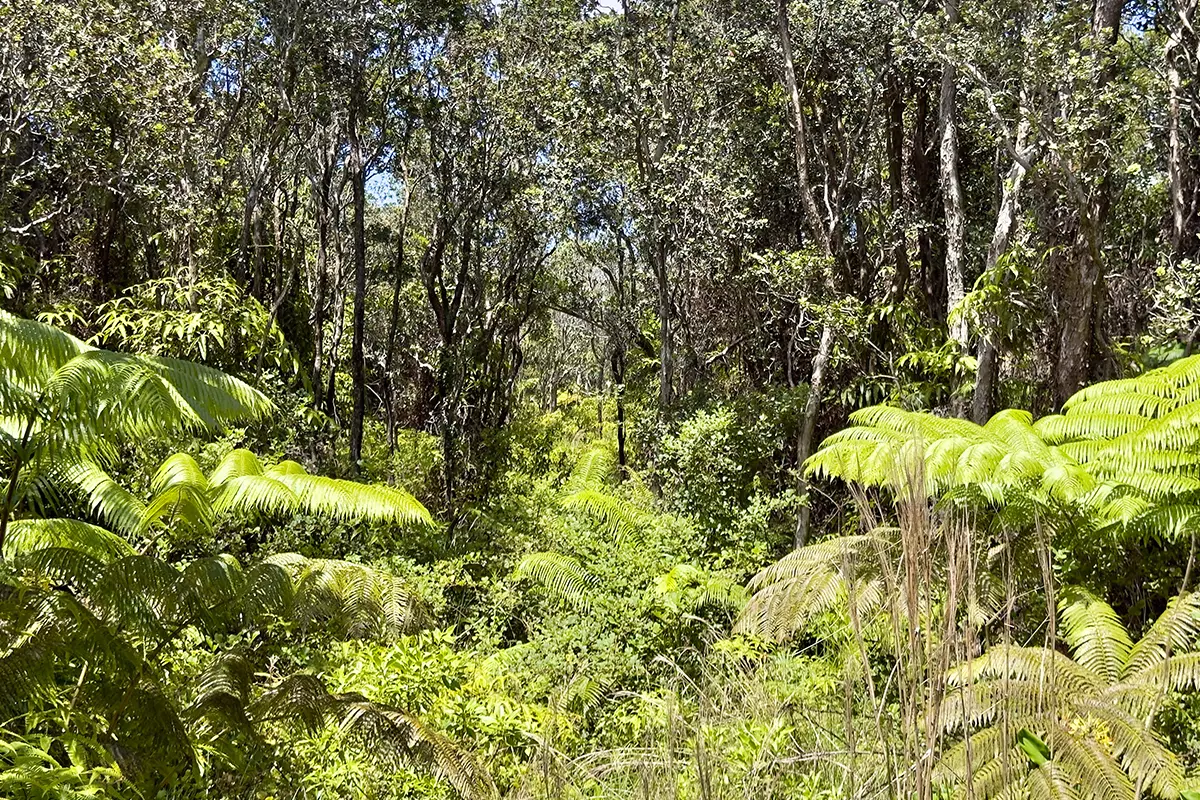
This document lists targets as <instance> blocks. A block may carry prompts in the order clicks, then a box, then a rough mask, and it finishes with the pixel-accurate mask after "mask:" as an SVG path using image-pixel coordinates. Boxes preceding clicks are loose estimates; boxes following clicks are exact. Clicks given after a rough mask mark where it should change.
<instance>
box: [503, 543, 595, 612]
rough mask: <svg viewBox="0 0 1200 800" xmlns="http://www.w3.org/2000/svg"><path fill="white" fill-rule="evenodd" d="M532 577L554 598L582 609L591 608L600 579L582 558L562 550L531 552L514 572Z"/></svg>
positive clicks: (522, 576)
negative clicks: (576, 557)
mask: <svg viewBox="0 0 1200 800" xmlns="http://www.w3.org/2000/svg"><path fill="white" fill-rule="evenodd" d="M513 575H514V577H516V578H518V579H522V578H524V579H528V580H532V581H534V582H536V583H538V584H540V585H541V586H543V587H544V588H545V589H546V591H547V592H548V593H549V594H550V595H551V596H553V597H555V598H558V599H559V600H562V601H564V602H566V603H569V604H570V605H574V606H578V607H580V608H585V609H586V608H590V607H591V604H592V599H593V593H594V591H595V588H596V586H597V584H598V583H599V581H598V580H597V578H596V577H595V576H594V575H592V574H591V573H590V572H588V571H587V570H586V569H584V567H583V565H582V564H580V563H579V560H578V559H575V558H572V557H571V556H567V555H563V554H561V553H529V554H528V555H526V556H525V557H524V558H522V559H521V563H519V564H518V565H517V568H516V570H514V572H513Z"/></svg>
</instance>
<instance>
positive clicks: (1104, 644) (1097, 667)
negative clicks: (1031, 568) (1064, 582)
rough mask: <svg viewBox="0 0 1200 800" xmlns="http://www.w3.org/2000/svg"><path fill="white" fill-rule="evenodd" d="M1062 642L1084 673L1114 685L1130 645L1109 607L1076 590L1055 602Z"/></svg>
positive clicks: (1114, 613)
mask: <svg viewBox="0 0 1200 800" xmlns="http://www.w3.org/2000/svg"><path fill="white" fill-rule="evenodd" d="M1059 613H1060V615H1061V617H1062V631H1063V638H1064V639H1065V640H1066V642H1067V644H1068V645H1069V646H1070V647H1071V650H1072V652H1074V654H1075V660H1076V661H1077V662H1078V663H1079V664H1080V665H1081V666H1083V667H1084V668H1085V669H1088V670H1090V671H1091V672H1094V673H1096V674H1097V675H1100V676H1101V677H1102V678H1104V680H1105V681H1106V682H1108V683H1115V682H1116V681H1117V680H1118V679H1119V678H1120V677H1121V674H1122V672H1124V670H1125V665H1126V664H1127V663H1128V661H1129V654H1130V650H1131V649H1132V648H1133V641H1132V640H1131V639H1130V638H1129V633H1128V632H1127V631H1126V630H1125V626H1124V625H1122V624H1121V620H1120V618H1119V617H1118V616H1117V612H1115V611H1113V609H1112V606H1110V605H1109V604H1108V603H1106V602H1104V601H1103V600H1101V599H1100V598H1099V597H1097V596H1096V595H1094V594H1092V593H1091V592H1089V591H1088V590H1086V589H1083V588H1081V587H1078V586H1072V587H1067V588H1065V589H1064V590H1063V592H1062V594H1061V596H1060V601H1059Z"/></svg>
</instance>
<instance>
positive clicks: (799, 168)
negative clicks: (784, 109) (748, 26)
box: [775, 0, 833, 256]
mask: <svg viewBox="0 0 1200 800" xmlns="http://www.w3.org/2000/svg"><path fill="white" fill-rule="evenodd" d="M775 20H776V24H777V26H778V32H779V44H780V46H781V48H782V50H783V79H784V83H785V85H786V89H787V93H788V104H789V106H790V107H791V111H792V124H793V126H794V127H793V131H792V133H793V137H792V139H793V145H794V146H793V150H794V152H795V157H796V180H797V182H798V185H799V188H800V203H801V205H802V206H803V207H804V215H805V217H806V219H807V222H808V229H809V232H810V234H811V235H812V236H814V237H815V239H816V241H817V243H818V244H819V245H820V248H821V251H822V252H823V253H824V254H825V255H826V256H832V255H833V242H832V239H831V237H830V233H829V230H828V229H827V228H826V227H825V220H824V219H823V218H822V217H821V212H820V209H819V208H818V206H817V197H816V194H815V193H814V192H813V188H812V183H811V182H810V180H809V177H808V121H807V118H806V116H805V113H804V105H803V104H802V103H801V100H800V85H799V84H798V83H797V81H796V65H795V61H794V59H793V57H792V32H791V27H790V24H789V22H788V6H787V0H779V4H778V6H777V7H776V16H775Z"/></svg>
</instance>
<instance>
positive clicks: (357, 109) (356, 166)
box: [348, 78, 367, 475]
mask: <svg viewBox="0 0 1200 800" xmlns="http://www.w3.org/2000/svg"><path fill="white" fill-rule="evenodd" d="M360 81H361V78H359V79H358V80H357V81H356V82H355V87H354V89H353V90H352V97H351V100H350V117H349V122H348V129H349V138H350V169H351V170H352V171H353V174H352V175H351V178H350V182H351V184H352V189H353V192H354V219H353V223H352V229H353V238H354V245H353V246H354V333H353V338H352V340H351V345H350V374H351V376H352V377H353V380H354V407H353V411H352V415H351V417H350V470H351V472H352V473H353V474H355V475H357V474H358V473H359V470H360V468H361V466H362V442H363V418H364V416H365V414H366V404H367V369H366V356H365V354H364V351H363V334H364V327H365V321H366V296H367V240H366V205H367V170H366V163H365V159H364V156H363V150H362V141H361V139H360V136H359V134H360V132H359V130H358V126H359V115H360V113H361V110H362V92H361V87H360V86H359V83H360Z"/></svg>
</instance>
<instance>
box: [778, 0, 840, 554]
mask: <svg viewBox="0 0 1200 800" xmlns="http://www.w3.org/2000/svg"><path fill="white" fill-rule="evenodd" d="M775 21H776V25H777V28H778V33H779V43H780V46H781V48H782V50H783V77H784V82H785V84H786V87H787V92H788V101H789V104H790V106H791V110H792V122H793V134H794V139H795V141H794V145H795V147H794V149H795V156H796V179H797V182H798V184H799V187H800V202H801V204H802V206H803V207H804V211H805V216H806V218H807V220H808V227H809V229H810V230H811V233H812V235H813V236H814V237H815V239H816V241H817V242H818V243H819V246H820V248H821V251H822V253H823V254H824V255H825V256H826V257H827V258H828V259H830V260H832V259H833V256H834V253H833V236H832V233H831V232H830V230H829V229H828V228H827V227H826V225H825V222H824V220H823V219H822V218H821V214H820V211H819V209H818V207H817V198H816V195H815V194H814V193H813V189H812V183H811V182H810V181H809V177H808V128H807V125H806V119H805V114H804V106H803V104H802V103H801V101H800V87H799V84H798V83H797V81H796V66H795V63H794V61H793V57H792V34H791V27H790V25H789V22H788V7H787V0H779V3H778V5H777V6H776V17H775ZM830 289H831V287H828V286H827V287H826V290H827V291H828V290H830ZM832 352H833V328H832V326H830V325H829V323H825V324H824V325H823V326H822V329H821V341H820V344H819V345H818V346H817V353H816V355H815V356H813V361H812V373H811V376H810V378H809V381H808V397H807V398H805V401H804V416H803V418H802V419H801V422H800V435H799V436H798V437H797V441H796V459H797V461H798V462H799V463H798V464H797V468H798V469H799V471H800V481H799V486H798V488H799V490H800V493H801V495H802V496H803V497H804V503H805V504H804V505H803V506H801V508H800V513H799V514H798V515H797V516H796V533H795V537H794V544H795V546H796V547H797V548H800V547H803V546H804V545H805V544H806V543H807V542H808V527H809V521H810V519H811V509H810V507H809V505H808V496H807V495H808V489H809V486H808V480H807V478H805V477H804V462H805V461H807V460H808V457H809V455H810V454H811V453H812V440H813V434H814V433H815V431H816V426H817V417H818V415H819V414H820V412H821V392H822V391H823V389H824V384H825V367H826V365H827V364H828V363H829V356H830V354H831V353H832Z"/></svg>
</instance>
